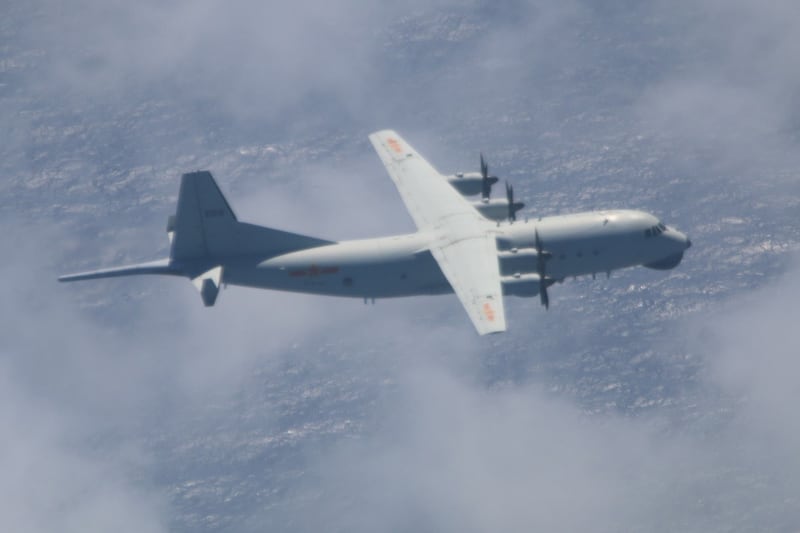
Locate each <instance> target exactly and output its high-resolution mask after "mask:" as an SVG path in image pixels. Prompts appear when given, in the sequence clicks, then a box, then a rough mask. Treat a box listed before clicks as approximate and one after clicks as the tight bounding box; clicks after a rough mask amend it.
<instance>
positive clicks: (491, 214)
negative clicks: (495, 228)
mask: <svg viewBox="0 0 800 533" xmlns="http://www.w3.org/2000/svg"><path fill="white" fill-rule="evenodd" d="M472 206H473V207H474V208H475V209H477V210H478V212H479V213H480V214H481V215H483V216H484V217H486V218H488V219H490V220H497V221H498V222H502V221H503V220H506V219H507V218H508V200H506V199H505V198H491V199H489V200H481V201H479V202H472Z"/></svg>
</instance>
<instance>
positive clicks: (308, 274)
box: [222, 210, 691, 298]
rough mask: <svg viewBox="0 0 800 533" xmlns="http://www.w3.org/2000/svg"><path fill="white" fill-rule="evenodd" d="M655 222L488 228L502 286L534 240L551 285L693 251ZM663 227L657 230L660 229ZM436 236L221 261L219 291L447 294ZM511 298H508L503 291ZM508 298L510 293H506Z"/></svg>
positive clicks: (629, 219)
mask: <svg viewBox="0 0 800 533" xmlns="http://www.w3.org/2000/svg"><path fill="white" fill-rule="evenodd" d="M659 224H660V223H659V221H658V219H657V218H656V217H654V216H653V215H650V214H648V213H644V212H641V211H630V210H616V211H598V212H587V213H577V214H573V215H564V216H553V217H546V218H541V219H531V220H526V221H518V222H516V223H514V224H509V223H502V224H497V223H495V222H491V221H487V222H486V225H487V228H490V231H492V232H494V233H495V234H496V237H497V242H498V251H499V253H500V257H499V258H498V260H499V261H500V271H501V275H502V276H504V277H505V278H504V279H505V280H508V279H511V278H512V277H513V276H515V275H516V276H520V275H523V276H524V275H525V274H530V273H535V272H536V256H535V251H534V249H533V248H534V241H535V234H536V232H538V234H539V237H540V239H541V244H542V249H543V250H544V251H546V252H547V253H548V254H549V257H548V260H547V275H548V277H549V278H551V279H554V280H563V279H564V278H567V277H570V276H581V275H587V274H594V273H598V272H610V271H612V270H617V269H621V268H626V267H631V266H637V265H644V266H650V267H651V268H657V269H667V268H672V267H674V266H677V264H678V263H680V260H681V258H682V256H683V251H684V250H685V249H686V248H688V247H689V246H690V245H691V243H690V242H689V240H688V238H687V237H686V236H685V235H684V234H682V233H680V232H678V231H676V230H674V229H672V228H665V230H663V231H658V232H657V233H656V232H655V231H653V232H648V230H650V229H651V228H654V227H656V226H657V225H659ZM662 227H663V225H662ZM437 237H438V236H437V234H436V231H435V230H434V231H431V232H417V233H411V234H407V235H398V236H394V237H381V238H374V239H363V240H353V241H343V242H338V243H332V244H325V245H322V246H316V247H313V248H308V249H304V250H300V251H295V252H291V253H286V254H282V255H277V256H271V257H266V258H265V257H264V256H260V255H259V254H257V253H256V254H248V255H241V256H237V257H230V256H229V257H226V258H225V261H224V263H223V264H222V267H223V272H224V273H223V281H224V283H228V284H232V285H242V286H248V287H258V288H264V289H274V290H283V291H292V292H303V293H312V294H324V295H330V296H346V297H357V298H393V297H400V296H414V295H425V294H444V293H450V292H452V288H451V286H450V284H449V283H448V282H447V280H446V279H445V277H444V275H443V274H442V271H441V269H440V268H439V266H438V264H437V263H436V261H435V260H434V258H433V256H432V255H431V253H430V251H429V246H430V243H431V242H433V240H434V239H436V238H437ZM509 292H510V291H509ZM510 294H513V292H510Z"/></svg>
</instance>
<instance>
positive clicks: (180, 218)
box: [167, 170, 331, 261]
mask: <svg viewBox="0 0 800 533" xmlns="http://www.w3.org/2000/svg"><path fill="white" fill-rule="evenodd" d="M167 233H168V234H169V236H170V241H171V249H170V258H171V259H172V260H177V261H185V260H192V259H212V258H223V259H224V258H225V257H226V256H233V255H243V254H245V255H246V254H256V255H265V256H268V255H277V254H281V253H287V252H291V251H295V250H302V249H305V248H313V247H315V246H322V245H324V244H331V241H326V240H323V239H317V238H314V237H308V236H305V235H298V234H296V233H289V232H286V231H281V230H276V229H272V228H265V227H262V226H256V225H253V224H247V223H244V222H239V221H238V220H237V218H236V215H235V214H234V212H233V209H231V206H230V205H229V204H228V201H227V200H226V199H225V196H224V195H223V194H222V192H221V191H220V189H219V187H218V186H217V183H216V182H215V181H214V178H213V176H212V175H211V173H210V172H208V171H207V170H201V171H198V172H190V173H188V174H184V175H183V176H182V177H181V187H180V192H179V194H178V209H177V211H176V213H175V216H174V217H170V220H169V222H168V223H167Z"/></svg>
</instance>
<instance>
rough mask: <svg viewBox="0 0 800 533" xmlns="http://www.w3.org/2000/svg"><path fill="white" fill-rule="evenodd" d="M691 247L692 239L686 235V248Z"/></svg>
mask: <svg viewBox="0 0 800 533" xmlns="http://www.w3.org/2000/svg"><path fill="white" fill-rule="evenodd" d="M691 247H692V239H690V238H689V237H686V249H687V250H688V249H689V248H691Z"/></svg>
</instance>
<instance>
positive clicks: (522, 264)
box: [497, 248, 537, 276]
mask: <svg viewBox="0 0 800 533" xmlns="http://www.w3.org/2000/svg"><path fill="white" fill-rule="evenodd" d="M497 259H498V261H499V263H500V274H501V275H503V276H510V275H512V274H517V273H521V274H525V273H531V272H536V266H537V263H536V259H537V254H536V248H510V249H508V250H504V251H500V252H497Z"/></svg>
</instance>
